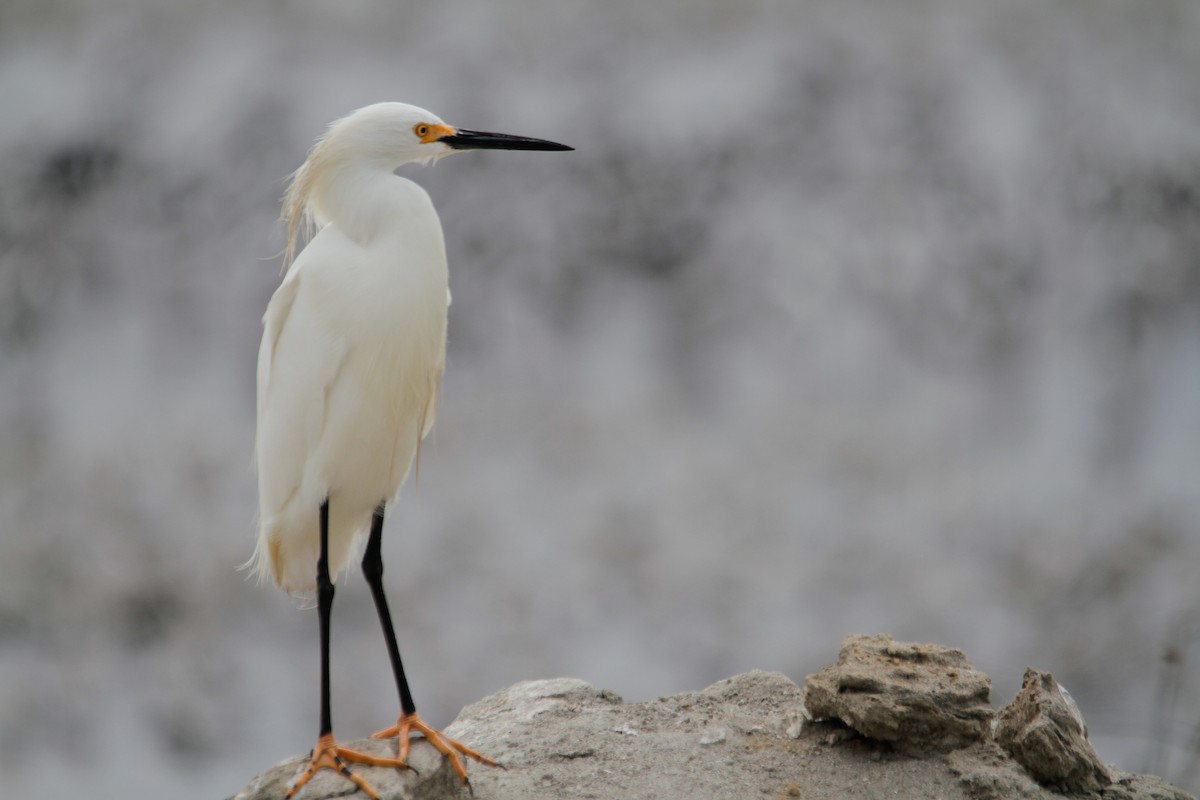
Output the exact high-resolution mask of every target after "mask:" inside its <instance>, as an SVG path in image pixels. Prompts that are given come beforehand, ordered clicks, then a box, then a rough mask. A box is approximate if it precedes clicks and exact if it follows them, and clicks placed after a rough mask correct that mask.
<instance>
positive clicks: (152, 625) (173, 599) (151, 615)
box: [116, 586, 184, 650]
mask: <svg viewBox="0 0 1200 800" xmlns="http://www.w3.org/2000/svg"><path fill="white" fill-rule="evenodd" d="M183 617H184V607H183V600H182V599H181V598H180V597H179V595H178V594H177V593H176V592H175V591H174V590H172V589H171V588H170V587H167V586H159V587H147V588H145V589H143V590H142V591H141V592H138V593H136V594H131V595H129V596H127V597H125V598H123V599H122V600H121V602H120V605H119V608H118V611H117V616H116V622H117V625H118V634H119V636H120V640H121V642H122V644H124V645H125V646H126V647H128V648H130V649H132V650H140V649H143V648H146V647H149V646H151V645H153V644H156V643H158V642H161V641H162V640H164V639H166V638H167V637H168V636H169V635H170V633H171V630H172V629H173V628H175V627H176V626H177V625H179V624H180V622H181V621H182V620H183Z"/></svg>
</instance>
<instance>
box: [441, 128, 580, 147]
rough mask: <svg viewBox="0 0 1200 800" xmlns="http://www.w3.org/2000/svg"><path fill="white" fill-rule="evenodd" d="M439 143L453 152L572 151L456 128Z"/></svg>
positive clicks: (526, 139) (551, 144)
mask: <svg viewBox="0 0 1200 800" xmlns="http://www.w3.org/2000/svg"><path fill="white" fill-rule="evenodd" d="M438 141H439V142H442V143H443V144H445V145H447V146H448V147H452V148H454V149H455V150H574V149H575V148H574V147H567V146H566V145H565V144H559V143H558V142H548V141H546V140H545V139H531V138H529V137H528V136H512V135H510V134H507V133H484V132H482V131H468V130H465V129H463V128H457V129H456V130H455V131H454V133H453V134H451V135H449V136H443V137H442V138H440V139H438Z"/></svg>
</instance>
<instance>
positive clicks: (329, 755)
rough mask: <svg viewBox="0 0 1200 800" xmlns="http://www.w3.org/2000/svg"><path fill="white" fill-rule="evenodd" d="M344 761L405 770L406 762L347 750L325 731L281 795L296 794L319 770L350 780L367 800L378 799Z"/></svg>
mask: <svg viewBox="0 0 1200 800" xmlns="http://www.w3.org/2000/svg"><path fill="white" fill-rule="evenodd" d="M347 761H353V762H355V763H358V764H366V765H367V766H370V767H393V768H395V769H409V768H410V767H409V766H408V764H405V763H404V760H403V759H399V758H382V757H380V756H373V755H371V754H370V753H360V752H359V751H357V750H351V749H349V748H348V747H342V746H341V745H339V744H338V743H337V742H336V741H335V740H334V738H333V734H332V733H327V734H325V735H324V736H322V737H321V738H320V739H318V740H317V746H316V747H314V748H313V751H312V756H311V757H310V758H309V762H308V766H306V767H305V768H304V771H303V772H301V773H300V774H299V775H297V776H296V779H295V780H294V781H292V783H291V785H290V786H288V790H287V794H286V795H285V797H287V798H291V797H294V796H295V795H296V793H297V792H299V791H300V790H301V789H303V788H304V785H305V784H306V783H308V782H309V781H310V780H312V777H313V776H314V775H316V774H317V773H318V772H320V771H321V770H323V769H329V770H333V771H334V772H337V773H339V774H341V775H342V777H344V778H345V779H346V780H348V781H350V782H351V783H353V784H354V785H355V786H357V787H358V788H359V789H361V790H362V792H363V794H365V795H366V796H367V797H369V798H371V800H379V793H378V792H376V791H375V789H374V788H372V787H371V784H369V783H367V782H366V780H364V779H363V778H362V776H360V775H356V774H355V773H354V772H352V771H351V770H350V767H349V766H348V765H347V764H346V762H347Z"/></svg>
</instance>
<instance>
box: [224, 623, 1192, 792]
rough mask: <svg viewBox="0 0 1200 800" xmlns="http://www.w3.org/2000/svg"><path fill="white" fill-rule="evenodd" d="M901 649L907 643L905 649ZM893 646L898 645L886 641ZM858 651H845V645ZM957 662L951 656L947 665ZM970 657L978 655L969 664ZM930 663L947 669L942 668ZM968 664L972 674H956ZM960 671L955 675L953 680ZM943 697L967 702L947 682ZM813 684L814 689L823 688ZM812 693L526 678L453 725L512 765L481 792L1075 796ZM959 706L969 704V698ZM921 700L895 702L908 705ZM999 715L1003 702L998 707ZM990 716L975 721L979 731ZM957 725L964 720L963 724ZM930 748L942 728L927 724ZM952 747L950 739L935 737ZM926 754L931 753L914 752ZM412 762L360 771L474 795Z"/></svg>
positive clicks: (429, 766) (1142, 787) (1131, 785)
mask: <svg viewBox="0 0 1200 800" xmlns="http://www.w3.org/2000/svg"><path fill="white" fill-rule="evenodd" d="M860 638H861V639H862V640H863V641H859V642H851V640H847V643H848V644H858V645H861V646H862V652H867V651H870V650H871V649H872V648H875V649H876V650H878V646H879V645H880V642H879V641H878V637H860ZM893 645H895V643H893ZM885 649H886V648H885ZM895 649H896V652H897V653H899V654H900V655H897V656H896V659H897V663H899V664H907V665H909V666H907V667H904V669H911V668H914V667H913V665H914V664H916V666H922V665H921V664H920V663H919V662H920V661H921V659H917V658H915V656H914V654H915V653H917V652H928V653H929V654H930V658H929V659H928V660H927V661H926V662H925V663H924V667H925V668H931V669H934V670H935V671H936V670H944V669H949V667H948V666H947V664H948V663H959V662H958V660H957V659H956V658H955V657H951V656H948V655H947V653H951V652H953V651H946V650H945V648H935V647H930V646H927V645H900V646H895ZM843 650H845V647H844V648H843ZM946 659H949V661H947V660H946ZM963 661H964V662H965V658H964V659H963ZM930 665H933V666H932V667H930ZM959 668H961V669H962V675H963V682H964V683H965V684H967V685H970V686H974V687H976V688H974V689H971V690H969V691H966V692H965V693H964V696H963V698H960V699H962V700H963V704H964V707H965V708H968V709H974V706H973V705H972V704H970V703H966V698H971V697H975V696H976V695H977V694H978V691H979V689H978V686H979V685H980V681H983V682H985V683H986V682H987V676H986V675H982V676H981V674H980V673H978V672H977V671H975V670H972V669H969V664H968V665H966V666H961V667H959ZM955 669H958V668H955ZM947 679H948V677H947ZM912 685H913V686H920V685H924V686H927V687H929V690H930V695H929V698H928V701H927V702H928V703H929V704H934V705H936V703H938V702H943V701H944V700H945V699H946V698H947V697H956V696H957V695H956V693H955V692H952V691H951V692H947V691H945V689H944V687H940V684H938V683H937V682H921V681H915V682H913V684H912ZM811 694H812V691H811V684H810V695H811ZM803 700H804V692H803V691H802V690H801V689H800V687H799V686H797V685H796V684H795V683H793V682H792V681H791V680H789V679H788V678H787V677H785V676H784V675H781V674H779V673H776V672H761V671H754V672H748V673H745V674H742V675H738V676H736V677H733V678H728V679H726V680H723V681H720V682H718V683H715V684H713V685H712V686H709V687H708V688H707V689H704V690H702V691H699V692H690V693H686V694H677V695H672V696H670V697H662V698H659V699H658V700H652V701H649V702H644V703H625V702H623V701H622V700H621V698H619V697H617V696H616V695H615V694H613V693H612V692H607V691H602V690H599V689H596V688H595V687H593V686H591V685H589V684H587V683H585V682H583V681H580V680H575V679H569V678H559V679H554V680H542V681H528V682H525V683H519V684H516V685H514V686H511V687H509V688H508V689H505V690H503V691H501V692H498V693H496V694H494V695H492V696H490V697H487V698H485V699H483V700H481V701H479V702H477V703H474V704H473V705H470V706H468V707H467V708H465V709H463V711H462V713H461V714H460V715H459V717H458V719H457V720H456V721H455V722H454V723H453V724H452V725H450V726H449V727H448V728H447V729H446V732H447V733H448V734H449V735H451V736H454V737H455V738H458V739H461V740H462V741H464V742H465V743H467V744H469V745H471V746H472V747H477V748H478V749H480V750H481V751H482V752H484V753H486V754H488V755H490V756H492V757H494V758H497V759H498V760H499V761H500V762H502V763H503V764H504V766H505V767H506V769H504V770H500V769H494V768H486V767H483V766H480V765H478V764H472V765H471V780H472V783H473V789H474V798H475V800H551V798H554V799H555V800H557V799H558V798H564V797H566V798H573V797H578V798H614V799H616V798H620V800H626V798H645V799H646V800H649V799H650V798H654V799H655V800H672V799H673V798H680V799H681V800H682V799H683V798H688V799H689V800H691V799H692V798H702V799H704V800H708V799H709V798H713V799H715V800H723V799H724V798H729V799H730V800H733V799H734V798H770V799H772V800H788V798H804V800H835V799H836V800H841V798H848V797H857V798H885V797H886V798H889V799H891V800H897V799H898V800H930V798H940V799H941V800H1001V799H1002V798H1026V799H1027V800H1050V799H1051V798H1059V797H1061V796H1062V795H1059V794H1056V793H1054V792H1053V791H1051V790H1049V789H1047V788H1045V787H1043V786H1041V785H1039V784H1038V783H1037V782H1035V781H1034V780H1033V779H1032V778H1031V777H1030V775H1029V773H1027V772H1026V771H1025V769H1024V768H1023V767H1022V766H1021V765H1020V764H1019V763H1017V762H1016V761H1015V760H1013V759H1012V758H1011V757H1010V756H1009V755H1008V753H1007V752H1005V751H1004V750H1003V749H1002V748H1001V747H1000V746H999V745H998V744H997V743H996V742H995V741H992V740H991V738H990V735H985V736H984V737H983V738H982V739H981V738H979V737H975V736H973V735H964V736H962V737H960V741H962V742H963V744H962V746H959V747H957V748H956V749H953V750H950V751H949V752H942V749H944V748H935V749H925V750H921V748H920V747H916V746H912V745H911V743H909V744H906V743H905V742H904V731H905V728H904V725H902V724H895V725H891V726H887V725H882V726H881V730H884V731H886V732H889V735H890V736H893V737H895V736H897V733H896V732H897V731H898V732H899V733H898V736H899V738H891V739H889V740H887V741H884V740H880V739H876V738H868V737H864V736H862V735H860V734H859V733H857V732H855V731H854V730H853V729H851V728H849V727H847V726H846V725H845V724H843V722H842V721H840V720H838V719H830V720H828V721H824V722H818V721H814V720H813V719H811V717H809V715H808V714H807V712H806V711H805V709H804V704H803ZM956 702H957V701H956ZM914 705H917V702H916V700H915V699H911V698H910V702H909V703H908V704H907V706H905V705H902V704H892V705H891V707H892V708H896V709H898V710H899V711H900V712H901V713H905V714H907V713H909V711H908V708H909V707H911V706H914ZM989 711H990V709H989ZM978 716H979V712H978V711H975V710H972V711H971V712H970V713H967V714H965V715H964V718H965V719H967V720H970V721H972V722H971V724H967V725H964V726H962V727H963V729H964V730H969V731H974V730H977V728H976V727H974V725H975V723H974V722H973V721H974V720H976V718H977V717H978ZM950 727H951V728H954V726H950ZM913 732H914V733H915V735H916V736H917V738H918V740H919V741H920V742H923V743H926V744H927V743H928V742H929V741H930V739H929V731H928V730H927V729H925V728H914V729H913ZM933 740H934V741H936V742H939V743H943V744H944V742H945V741H946V738H945V736H940V735H939V736H935V737H933ZM348 744H350V745H351V746H353V747H355V748H358V749H362V750H367V751H370V752H374V753H379V754H389V755H392V754H394V752H395V744H394V742H379V741H373V740H363V741H356V742H349V743H348ZM918 751H920V752H921V753H922V755H921V756H920V757H914V756H913V755H911V753H912V752H918ZM305 761H306V756H297V757H295V758H292V759H289V760H287V761H285V762H283V763H281V764H279V765H277V766H275V767H273V768H271V769H269V770H267V771H266V772H265V773H263V774H262V775H260V776H258V777H257V778H255V779H254V780H253V781H251V783H250V785H249V786H248V787H247V788H246V789H245V790H243V791H242V792H241V793H239V794H238V795H236V800H278V798H282V797H283V795H284V793H285V792H286V787H287V783H288V781H290V780H291V779H292V778H293V777H294V776H295V774H296V772H297V771H298V770H300V769H301V768H302V767H303V765H304V763H305ZM410 762H411V764H412V766H414V767H415V768H416V769H417V770H418V772H419V774H413V773H411V772H402V771H398V770H391V769H375V768H369V767H360V768H359V772H360V774H362V775H363V777H365V778H366V779H367V780H368V781H370V782H371V784H372V785H373V786H374V787H375V788H376V789H377V790H378V791H379V792H380V795H381V797H382V798H383V800H448V799H449V798H459V799H463V798H470V797H471V794H470V793H469V792H468V790H467V789H466V788H465V787H464V786H462V785H461V784H460V783H459V782H458V780H457V778H456V777H455V776H454V774H453V773H452V772H451V771H450V769H449V767H448V766H447V765H446V762H445V760H444V759H442V758H441V756H440V755H439V754H438V753H436V752H435V751H433V750H432V748H431V747H429V746H428V745H427V744H425V743H424V742H420V741H418V742H416V743H414V746H413V750H412V754H411V757H410ZM1112 777H1113V778H1114V783H1113V784H1111V785H1110V786H1108V787H1106V788H1105V789H1103V790H1100V791H1096V792H1091V793H1089V794H1086V795H1080V796H1088V797H1095V798H1102V799H1103V800H1195V798H1192V797H1191V795H1188V794H1187V793H1185V792H1182V791H1180V790H1178V789H1175V788H1174V787H1172V786H1170V785H1168V784H1166V783H1165V782H1163V781H1161V780H1159V779H1158V778H1151V777H1145V776H1139V775H1129V774H1126V773H1120V772H1117V771H1115V770H1114V771H1112ZM353 788H354V787H353V786H352V785H350V784H349V783H348V782H346V781H345V780H344V779H342V778H341V777H339V776H337V775H333V774H329V773H322V774H320V775H318V776H317V777H316V778H314V779H313V781H312V782H311V783H309V785H308V786H306V787H305V788H304V790H303V791H302V792H301V793H300V795H299V800H326V798H332V797H347V796H350V797H355V798H361V797H363V795H362V794H361V793H355V792H352V791H351V790H352V789H353Z"/></svg>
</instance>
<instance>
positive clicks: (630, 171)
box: [579, 150, 730, 280]
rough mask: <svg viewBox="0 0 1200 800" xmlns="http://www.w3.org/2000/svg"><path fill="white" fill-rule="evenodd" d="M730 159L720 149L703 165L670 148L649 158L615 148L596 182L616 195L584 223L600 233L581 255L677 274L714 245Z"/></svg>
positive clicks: (665, 275) (602, 191)
mask: <svg viewBox="0 0 1200 800" xmlns="http://www.w3.org/2000/svg"><path fill="white" fill-rule="evenodd" d="M729 161H730V159H729V157H728V154H725V153H721V152H717V153H714V154H713V155H712V156H711V157H710V158H707V159H704V160H703V161H701V162H700V163H697V160H696V158H695V156H694V154H691V153H686V152H685V153H684V154H682V155H679V154H674V153H672V152H671V151H669V150H668V151H664V152H661V153H657V154H654V155H653V156H652V157H649V158H645V157H634V155H631V154H630V153H628V152H626V151H624V150H612V151H610V152H609V153H607V154H606V155H604V156H603V157H602V158H600V159H598V160H597V161H596V162H594V166H595V170H594V171H593V172H592V173H591V174H590V175H588V176H587V179H588V183H589V185H590V186H591V187H592V189H593V191H594V192H595V194H596V195H597V196H600V197H607V198H611V199H612V201H611V202H609V203H605V204H601V205H598V206H597V207H595V208H594V209H593V211H594V212H595V214H596V216H595V217H594V218H593V219H591V220H588V221H586V224H584V225H580V226H579V230H583V231H588V232H590V233H591V234H592V235H591V237H590V241H588V242H585V243H584V248H585V254H584V255H582V256H580V261H581V262H583V263H608V264H610V265H613V266H616V267H621V268H625V269H629V270H632V271H635V272H638V273H641V274H643V275H645V276H647V277H650V278H657V279H661V280H670V279H672V278H675V277H676V276H677V275H678V274H679V272H680V271H681V270H682V269H683V268H684V267H685V266H686V265H687V264H688V263H689V262H691V261H693V260H694V259H695V258H696V257H697V256H698V254H699V253H701V252H703V250H704V249H705V247H706V246H707V243H708V233H709V229H710V227H711V226H712V224H713V220H714V218H715V217H716V207H717V206H718V205H719V203H720V199H721V195H722V190H723V188H724V186H725V176H726V174H727V172H728V169H727V167H728V164H729Z"/></svg>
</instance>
